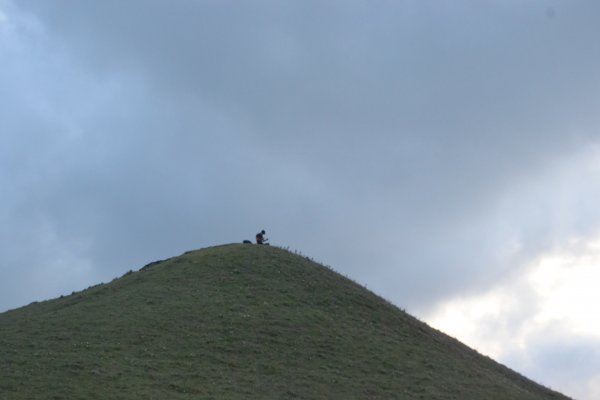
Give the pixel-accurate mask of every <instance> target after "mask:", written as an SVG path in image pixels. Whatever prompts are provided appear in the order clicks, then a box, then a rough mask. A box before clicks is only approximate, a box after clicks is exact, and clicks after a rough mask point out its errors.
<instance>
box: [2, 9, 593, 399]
mask: <svg viewBox="0 0 600 400" xmlns="http://www.w3.org/2000/svg"><path fill="white" fill-rule="evenodd" d="M599 18H600V3H598V2H595V1H591V0H590V1H579V0H572V1H566V0H534V1H527V2H525V1H522V0H491V1H485V2H482V1H478V0H462V1H449V0H437V1H434V0H427V1H423V0H394V1H392V0H381V1H377V2H368V1H359V0H327V1H322V0H319V1H316V0H302V1H299V0H298V1H296V0H291V1H285V2H282V1H275V0H273V1H264V0H257V1H252V2H240V1H233V0H221V1H217V0H176V1H167V0H128V1H125V2H124V1H120V0H118V1H117V0H104V1H101V2H98V1H76V0H54V1H52V2H50V1H45V0H0V121H1V122H0V139H1V146H0V187H1V188H2V190H1V194H2V195H1V196H0V312H1V311H5V310H8V309H13V308H17V307H20V306H23V305H25V304H28V303H30V302H33V301H41V300H44V299H48V298H53V297H56V296H59V295H62V294H70V293H71V292H73V291H78V290H82V289H84V288H86V287H88V286H91V285H94V284H97V283H99V282H108V281H110V280H112V279H113V278H114V277H117V276H120V275H122V274H123V273H125V272H127V271H129V270H131V269H133V270H136V269H138V268H140V267H141V266H143V265H144V264H146V263H149V262H151V261H155V260H159V259H164V258H168V257H172V256H175V255H178V254H181V253H182V252H184V251H187V250H192V249H197V248H202V247H207V246H212V245H218V244H223V243H231V242H241V241H242V240H244V239H253V237H254V234H255V233H256V232H258V231H259V230H261V229H265V230H266V231H267V236H268V237H269V238H270V240H271V242H272V244H274V245H278V246H282V247H285V248H289V249H291V250H294V251H300V252H302V253H303V254H305V255H308V256H310V257H312V258H314V259H315V260H317V261H319V262H322V263H324V264H326V265H329V266H331V267H332V268H334V269H335V270H337V271H339V272H340V273H343V274H344V275H346V276H349V277H350V278H352V279H354V280H355V281H357V282H359V283H361V284H362V285H364V286H366V287H367V288H368V289H370V290H372V291H374V292H375V293H377V294H379V295H381V296H382V297H384V298H386V299H388V300H389V301H391V302H393V303H394V304H396V305H397V306H398V307H400V308H402V309H405V310H406V311H408V312H409V313H411V314H413V315H415V316H417V317H418V318H420V319H423V320H425V321H426V322H428V323H429V324H430V325H432V326H434V327H436V328H438V329H441V330H443V331H444V332H447V333H448V334H450V335H452V336H454V337H457V338H458V339H459V340H461V341H463V342H465V343H467V344H468V345H469V346H471V347H473V348H475V349H477V350H478V351H480V352H482V353H484V354H487V355H489V356H491V357H493V358H495V359H496V360H498V361H500V362H502V363H504V364H506V365H508V366H509V367H511V368H513V369H515V370H517V371H519V372H521V373H523V374H525V375H527V376H528V377H530V378H533V379H535V380H536V381H538V382H540V383H542V384H544V385H546V386H549V387H551V388H553V389H555V390H559V391H562V392H564V393H565V394H567V395H569V396H573V397H575V398H577V399H583V400H592V399H598V398H600V384H599V382H600V319H599V314H598V312H597V308H596V305H597V304H600V295H599V294H598V293H600V291H598V290H596V287H597V286H598V284H600V208H599V207H597V202H596V199H598V198H599V195H600V113H598V111H597V110H598V105H600V73H599V72H598V71H600V46H598V39H599V37H600V24H598V22H597V21H598V19H599Z"/></svg>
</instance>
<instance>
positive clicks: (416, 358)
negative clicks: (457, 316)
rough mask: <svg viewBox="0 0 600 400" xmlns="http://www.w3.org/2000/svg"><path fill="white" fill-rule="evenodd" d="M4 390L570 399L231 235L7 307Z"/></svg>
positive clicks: (1, 356)
mask: <svg viewBox="0 0 600 400" xmlns="http://www.w3.org/2000/svg"><path fill="white" fill-rule="evenodd" d="M0 398H2V399H287V398H289V399H463V400H464V399H478V400H479V399H490V400H492V399H502V400H510V399H523V400H525V399H532V400H533V399H566V397H564V396H562V395H560V394H558V393H555V392H552V391H550V390H548V389H545V388H543V387H541V386H539V385H537V384H535V383H533V382H531V381H529V380H527V379H525V378H523V377H522V376H520V375H518V374H516V373H514V372H512V371H510V370H509V369H507V368H505V367H503V366H501V365H499V364H497V363H495V362H493V361H492V360H490V359H488V358H485V357H482V356H481V355H479V354H477V353H476V352H475V351H473V350H470V349H469V348H467V347H466V346H464V345H462V344H461V343H459V342H457V341H456V340H454V339H451V338H449V337H448V336H446V335H444V334H442V333H440V332H438V331H435V330H433V329H431V328H429V327H428V326H427V325H425V324H423V323H421V322H419V321H418V320H416V319H415V318H413V317H411V316H409V315H408V314H406V313H404V312H402V311H400V310H399V309H397V308H396V307H394V306H392V305H390V304H389V303H387V302H385V301H384V300H382V299H380V298H379V297H377V296H375V295H374V294H372V293H371V292H369V291H367V290H365V289H364V288H363V287H361V286H359V285H357V284H355V283H353V282H352V281H350V280H348V279H346V278H343V277H341V276H339V275H338V274H336V273H334V272H332V271H330V270H328V269H327V268H324V267H322V266H320V265H318V264H315V263H313V262H311V261H310V260H308V259H306V258H304V257H301V256H298V255H294V254H291V253H289V252H287V251H285V250H281V249H277V248H273V247H268V246H255V245H227V246H219V247H213V248H208V249H203V250H199V251H194V252H189V253H186V254H184V255H182V256H180V257H176V258H172V259H169V260H165V261H162V262H157V263H153V264H150V265H148V266H146V267H144V268H142V270H140V271H139V272H134V273H129V274H126V275H125V276H123V277H122V278H120V279H117V280H114V281H113V282H111V283H109V284H103V285H98V286H95V287H92V288H89V289H87V290H85V291H83V292H80V293H75V294H73V295H71V296H67V297H62V298H60V299H55V300H51V301H47V302H43V303H36V304H32V305H29V306H27V307H23V308H20V309H18V310H13V311H10V312H7V313H3V314H0Z"/></svg>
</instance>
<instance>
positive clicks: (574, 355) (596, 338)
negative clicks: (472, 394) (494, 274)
mask: <svg viewBox="0 0 600 400" xmlns="http://www.w3.org/2000/svg"><path fill="white" fill-rule="evenodd" d="M525 270H526V272H525V273H524V274H522V275H520V276H517V277H513V278H512V279H509V280H507V281H505V282H503V283H501V284H499V285H497V286H496V287H494V288H492V289H491V290H489V291H487V292H485V293H481V294H478V295H474V296H470V297H457V298H454V299H452V300H450V301H447V302H444V303H443V304H441V305H440V306H439V307H438V308H437V310H436V311H435V312H433V313H432V314H431V315H430V316H429V317H428V318H426V320H427V321H428V322H429V323H430V324H431V325H432V326H434V327H436V328H438V329H440V330H442V331H444V332H446V333H448V334H450V335H452V336H455V337H457V338H458V339H459V340H461V341H463V342H465V343H467V344H469V345H470V346H472V347H474V348H476V349H477V350H479V351H480V352H482V353H484V354H488V355H490V356H492V357H493V358H495V359H497V360H500V361H501V362H504V363H507V364H508V365H509V366H511V367H512V368H515V369H516V370H518V371H520V372H523V373H525V374H526V375H528V376H531V377H533V378H534V379H536V377H541V376H545V379H546V380H547V379H548V376H550V377H551V378H550V379H552V378H554V379H553V380H552V381H548V382H542V383H545V384H547V385H551V386H552V387H554V388H556V389H559V390H561V391H564V392H566V393H567V394H570V395H573V396H575V397H577V398H580V399H597V398H600V390H599V389H600V388H599V387H598V385H597V383H595V382H597V371H598V368H600V363H599V362H598V361H597V360H598V355H600V313H598V304H600V290H598V284H599V283H600V239H595V240H591V241H583V240H573V241H572V242H571V243H569V244H568V245H567V246H565V247H563V248H560V249H557V250H555V251H554V252H551V253H548V254H543V255H541V256H540V257H538V258H537V259H536V260H535V261H533V262H532V263H530V264H529V265H527V266H526V267H525ZM584 344H585V346H584ZM578 348H585V349H586V351H581V352H579V351H577V349H578ZM590 349H591V351H590ZM549 350H550V351H549ZM549 354H550V355H549ZM570 365H572V366H577V367H579V368H580V369H581V366H584V368H583V370H584V371H587V377H588V380H587V381H588V384H587V385H584V386H581V385H580V384H578V385H573V384H572V383H571V382H572V381H571V380H570V379H569V374H564V371H565V369H568V368H569V366H570ZM553 370H554V371H556V372H558V371H563V373H562V374H558V373H554V374H552V373H550V374H549V372H551V371H553Z"/></svg>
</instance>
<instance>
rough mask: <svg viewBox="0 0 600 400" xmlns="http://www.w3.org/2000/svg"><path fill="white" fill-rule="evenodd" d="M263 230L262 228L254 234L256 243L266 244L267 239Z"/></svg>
mask: <svg viewBox="0 0 600 400" xmlns="http://www.w3.org/2000/svg"><path fill="white" fill-rule="evenodd" d="M265 233H266V232H265V230H264V229H263V230H262V231H260V232H258V233H257V234H256V244H267V243H266V242H267V241H268V240H269V239H267V238H265Z"/></svg>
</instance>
